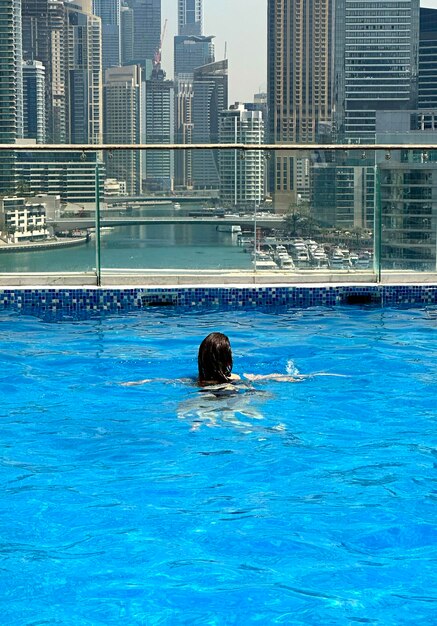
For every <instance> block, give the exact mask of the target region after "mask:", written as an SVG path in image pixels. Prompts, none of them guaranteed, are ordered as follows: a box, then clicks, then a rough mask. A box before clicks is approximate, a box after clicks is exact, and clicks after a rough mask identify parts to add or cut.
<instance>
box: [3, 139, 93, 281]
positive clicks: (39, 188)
mask: <svg viewBox="0 0 437 626" xmlns="http://www.w3.org/2000/svg"><path fill="white" fill-rule="evenodd" d="M3 154H5V153H3ZM13 161H14V167H13V169H12V168H11V173H10V188H9V189H8V190H5V193H4V195H2V196H0V231H1V233H0V272H1V273H2V274H9V273H25V274H27V273H41V274H46V273H49V272H56V273H59V274H61V275H65V274H68V273H71V272H86V273H88V274H89V275H90V277H92V276H94V275H95V267H96V253H95V239H94V231H95V229H94V228H93V226H94V215H95V180H96V165H97V164H99V163H101V159H100V156H99V155H98V154H97V153H96V152H94V153H92V152H90V153H86V154H85V153H82V152H80V151H65V152H48V151H47V152H46V151H38V152H37V151H34V152H19V151H17V152H15V153H14V155H13ZM100 167H101V168H103V164H101V165H100ZM12 172H13V173H12ZM3 173H4V170H3ZM103 176H104V169H103ZM101 185H102V191H103V177H102V182H101Z"/></svg>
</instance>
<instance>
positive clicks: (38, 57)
mask: <svg viewBox="0 0 437 626" xmlns="http://www.w3.org/2000/svg"><path fill="white" fill-rule="evenodd" d="M22 24H23V58H24V59H25V60H26V61H40V62H41V63H42V64H43V65H44V68H45V100H46V116H47V136H46V139H47V141H48V142H49V143H64V142H66V141H68V139H69V137H68V119H67V108H68V107H67V74H66V65H67V64H66V56H67V42H66V37H67V28H66V16H65V6H64V2H63V0H22Z"/></svg>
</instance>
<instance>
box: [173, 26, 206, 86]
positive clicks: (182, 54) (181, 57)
mask: <svg viewBox="0 0 437 626" xmlns="http://www.w3.org/2000/svg"><path fill="white" fill-rule="evenodd" d="M213 39H214V36H213V35H211V36H208V37H207V36H200V35H199V36H195V35H177V36H176V37H175V38H174V75H175V79H177V78H178V76H179V75H181V74H183V75H185V76H186V75H187V74H191V75H192V74H193V73H194V70H195V69H196V67H201V66H202V65H207V64H208V63H213V62H214V42H213Z"/></svg>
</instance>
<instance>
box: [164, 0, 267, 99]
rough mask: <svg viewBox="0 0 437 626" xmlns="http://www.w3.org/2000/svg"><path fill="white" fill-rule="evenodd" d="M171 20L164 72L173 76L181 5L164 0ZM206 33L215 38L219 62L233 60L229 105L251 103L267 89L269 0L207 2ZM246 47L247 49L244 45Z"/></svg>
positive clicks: (204, 10)
mask: <svg viewBox="0 0 437 626" xmlns="http://www.w3.org/2000/svg"><path fill="white" fill-rule="evenodd" d="M165 19H167V20H168V25H167V34H166V37H165V41H164V45H163V68H164V69H165V70H166V71H167V73H168V74H172V68H173V36H174V35H176V34H177V31H178V1H177V0H162V21H163V23H164V20H165ZM203 32H204V34H205V35H215V40H214V41H215V45H216V59H217V60H220V59H223V57H224V53H225V47H226V48H227V56H228V59H229V102H236V101H240V102H247V101H252V100H253V95H254V94H255V93H258V92H259V91H265V90H266V89H267V0H237V2H232V1H231V0H220V2H217V0H203ZM242 43H243V45H241V44H242Z"/></svg>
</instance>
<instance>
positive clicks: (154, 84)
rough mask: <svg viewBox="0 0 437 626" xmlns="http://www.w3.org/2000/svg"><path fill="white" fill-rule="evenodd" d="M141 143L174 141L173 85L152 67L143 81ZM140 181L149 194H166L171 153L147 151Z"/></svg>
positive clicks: (171, 173) (170, 180) (170, 185)
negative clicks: (143, 100) (155, 192)
mask: <svg viewBox="0 0 437 626" xmlns="http://www.w3.org/2000/svg"><path fill="white" fill-rule="evenodd" d="M143 133H144V135H143V136H144V143H148V144H149V143H150V144H154V143H155V144H166V143H167V144H168V143H173V140H174V85H173V81H171V80H166V77H165V72H164V71H163V70H162V69H161V68H160V67H159V66H157V67H155V68H154V69H153V70H152V72H151V74H150V75H149V76H147V79H146V81H145V107H144V124H143ZM143 180H144V184H145V187H146V188H147V189H148V190H150V191H169V190H171V189H173V182H174V156H173V152H172V151H171V150H149V151H146V154H145V156H144V158H143Z"/></svg>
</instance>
